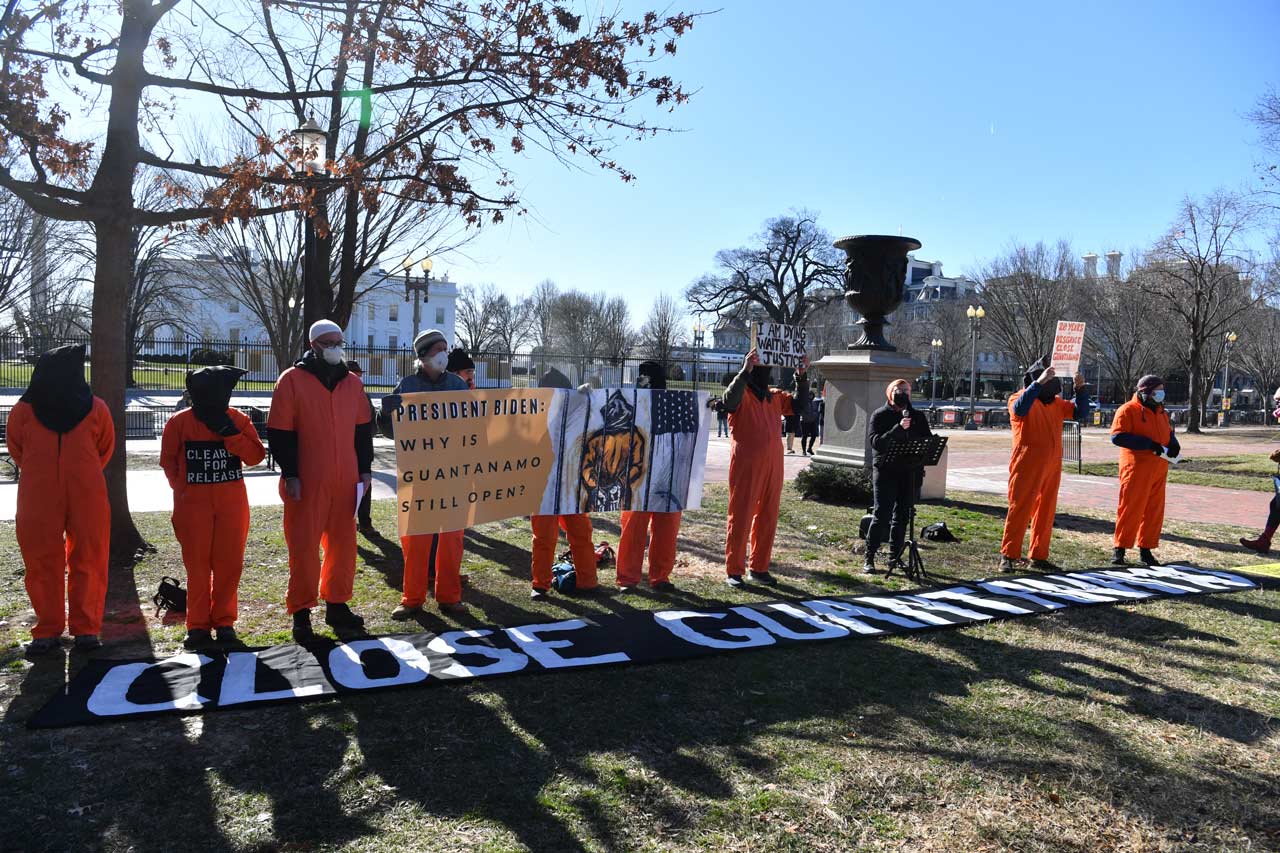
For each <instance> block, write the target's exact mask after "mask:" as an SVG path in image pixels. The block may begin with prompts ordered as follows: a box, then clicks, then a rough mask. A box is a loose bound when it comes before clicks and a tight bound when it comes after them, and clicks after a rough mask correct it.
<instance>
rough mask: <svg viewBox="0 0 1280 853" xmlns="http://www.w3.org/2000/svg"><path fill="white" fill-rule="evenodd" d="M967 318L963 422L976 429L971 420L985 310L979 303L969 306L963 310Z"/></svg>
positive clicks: (966, 427) (975, 396)
mask: <svg viewBox="0 0 1280 853" xmlns="http://www.w3.org/2000/svg"><path fill="white" fill-rule="evenodd" d="M964 315H965V316H966V317H968V318H969V340H970V351H969V419H968V420H966V421H965V422H964V428H965V429H977V428H978V425H977V424H976V423H974V422H973V410H974V404H975V402H976V400H977V397H978V335H979V333H981V331H982V318H983V317H985V316H987V311H986V309H985V308H983V307H982V306H981V305H979V306H978V307H977V308H974V307H973V306H972V305H970V306H969V310H967V311H965V312H964Z"/></svg>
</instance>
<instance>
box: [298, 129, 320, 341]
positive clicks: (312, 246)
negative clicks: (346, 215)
mask: <svg viewBox="0 0 1280 853" xmlns="http://www.w3.org/2000/svg"><path fill="white" fill-rule="evenodd" d="M289 135H290V137H291V140H292V142H293V145H294V147H295V148H296V149H297V151H298V161H297V164H296V170H297V174H298V176H300V177H302V178H303V185H304V186H306V187H307V189H308V190H309V191H312V190H314V189H315V184H314V182H313V181H312V180H311V178H312V177H313V176H314V175H317V174H322V173H323V172H324V171H325V169H326V163H327V162H328V159H329V135H328V134H327V133H325V132H324V131H323V130H321V129H320V125H318V124H316V122H315V119H312V118H308V119H307V120H306V121H305V122H303V123H302V125H301V126H300V127H299V128H298V129H297V130H294V131H293V132H292V133H290V134H289ZM313 195H314V198H312V199H311V203H312V205H313V206H314V207H315V212H314V214H312V215H311V216H308V215H307V213H306V211H305V210H303V211H302V212H301V213H302V246H303V249H302V295H303V298H302V308H303V311H304V312H306V311H311V312H319V311H323V310H324V307H325V306H327V305H328V304H329V300H328V299H324V298H322V294H321V291H320V288H321V285H322V284H324V279H325V278H327V276H323V275H322V273H323V272H324V271H323V270H321V269H320V258H319V248H318V246H317V237H316V218H317V217H319V218H322V219H327V212H326V207H327V196H326V194H325V193H324V192H314V193H313ZM320 319H322V317H320V316H319V315H318V314H317V316H314V317H308V316H304V317H303V324H304V325H306V326H310V325H311V323H313V322H315V321H316V320H320Z"/></svg>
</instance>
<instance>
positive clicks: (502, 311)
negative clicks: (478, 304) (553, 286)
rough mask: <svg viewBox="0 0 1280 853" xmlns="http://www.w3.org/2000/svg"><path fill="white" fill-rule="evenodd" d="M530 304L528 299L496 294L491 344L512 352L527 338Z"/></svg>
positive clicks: (505, 351) (503, 350)
mask: <svg viewBox="0 0 1280 853" xmlns="http://www.w3.org/2000/svg"><path fill="white" fill-rule="evenodd" d="M533 322H534V321H533V313H532V305H531V303H530V301H529V300H528V299H518V298H517V299H512V298H511V297H509V296H507V295H506V294H505V293H501V294H498V298H497V299H496V300H495V302H494V305H493V323H492V324H491V328H492V332H493V344H494V346H495V347H497V348H498V351H499V352H503V353H508V354H509V353H514V352H515V351H516V350H517V349H519V348H520V346H521V345H523V344H524V342H525V340H526V339H527V338H528V335H529V330H530V329H531V328H532V326H533Z"/></svg>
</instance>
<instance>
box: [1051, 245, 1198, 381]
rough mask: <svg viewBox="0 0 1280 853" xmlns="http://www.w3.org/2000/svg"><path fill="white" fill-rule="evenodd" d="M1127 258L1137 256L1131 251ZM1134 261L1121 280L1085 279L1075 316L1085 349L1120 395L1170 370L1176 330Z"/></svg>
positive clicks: (1160, 301)
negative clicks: (1080, 324) (1081, 325)
mask: <svg viewBox="0 0 1280 853" xmlns="http://www.w3.org/2000/svg"><path fill="white" fill-rule="evenodd" d="M1128 257H1129V258H1132V259H1134V261H1137V260H1140V258H1141V256H1140V254H1139V253H1138V252H1132V251H1131V252H1129V253H1128ZM1134 261H1130V269H1129V270H1128V273H1127V275H1124V276H1122V277H1121V278H1120V279H1114V278H1110V277H1104V278H1093V279H1084V280H1082V281H1080V282H1078V283H1077V289H1076V301H1077V304H1078V306H1079V307H1078V309H1077V311H1076V312H1075V313H1076V316H1078V317H1079V318H1080V319H1082V320H1084V321H1085V324H1086V326H1085V348H1086V350H1087V352H1088V353H1089V355H1091V356H1092V357H1093V358H1095V359H1096V360H1097V361H1098V362H1099V363H1100V364H1101V365H1102V368H1103V370H1104V371H1105V372H1106V375H1107V376H1108V377H1109V378H1110V379H1111V380H1112V381H1113V382H1115V383H1116V384H1118V385H1119V387H1120V389H1121V392H1122V393H1132V391H1133V389H1135V388H1137V387H1138V380H1139V379H1140V378H1142V376H1144V375H1145V374H1148V373H1161V372H1164V370H1165V368H1167V367H1168V366H1170V355H1171V353H1172V348H1171V346H1170V343H1169V342H1170V341H1171V340H1172V339H1173V337H1174V335H1175V332H1176V328H1177V327H1176V322H1175V320H1174V319H1173V317H1172V316H1171V315H1170V314H1169V311H1168V308H1167V306H1166V305H1165V304H1164V302H1163V301H1162V300H1160V299H1158V298H1156V297H1155V296H1153V295H1152V294H1151V293H1150V292H1149V291H1148V290H1145V289H1143V287H1142V284H1141V282H1142V278H1143V276H1144V275H1146V274H1147V273H1148V271H1147V270H1145V269H1144V268H1143V267H1141V266H1134ZM1064 381H1065V378H1064ZM1097 391H1098V393H1099V394H1101V392H1102V389H1101V388H1099V389H1097Z"/></svg>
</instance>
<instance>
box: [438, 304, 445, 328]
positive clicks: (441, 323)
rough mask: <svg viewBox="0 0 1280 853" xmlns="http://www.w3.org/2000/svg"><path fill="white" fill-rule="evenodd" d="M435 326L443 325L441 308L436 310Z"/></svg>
mask: <svg viewBox="0 0 1280 853" xmlns="http://www.w3.org/2000/svg"><path fill="white" fill-rule="evenodd" d="M436 325H437V326H442V325H444V309H443V308H437V309H436Z"/></svg>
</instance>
